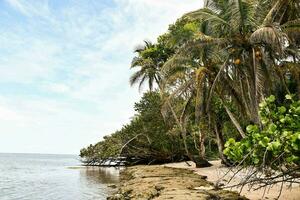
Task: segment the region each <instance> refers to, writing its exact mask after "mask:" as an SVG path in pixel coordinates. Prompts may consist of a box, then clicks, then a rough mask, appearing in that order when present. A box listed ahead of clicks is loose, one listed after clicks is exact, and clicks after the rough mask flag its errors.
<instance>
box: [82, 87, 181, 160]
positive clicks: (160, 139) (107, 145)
mask: <svg viewBox="0 0 300 200" xmlns="http://www.w3.org/2000/svg"><path fill="white" fill-rule="evenodd" d="M161 104H162V101H161V98H160V96H159V94H158V93H157V92H147V93H145V94H144V95H143V97H142V99H141V100H140V101H139V102H138V103H135V106H134V108H135V111H136V115H135V116H134V117H133V119H132V120H131V121H130V123H128V124H127V125H125V126H123V128H122V129H121V130H119V131H116V132H115V133H113V134H111V135H110V136H105V137H104V138H103V139H104V140H103V141H100V142H98V143H97V144H95V145H90V146H89V147H87V148H83V149H82V150H81V151H80V156H81V157H82V158H83V160H85V161H86V162H87V163H89V164H92V163H100V162H101V161H105V160H109V159H112V158H118V157H119V156H122V157H127V158H135V159H139V160H140V161H141V162H145V163H148V162H151V161H153V162H168V161H169V162H171V161H173V160H176V159H181V158H182V156H183V150H182V147H181V146H182V145H181V144H180V143H181V140H180V138H179V136H178V135H170V134H167V132H168V131H169V129H170V127H171V125H172V124H167V123H165V121H164V119H163V117H162V115H161V112H160V108H161ZM125 144H126V145H125Z"/></svg>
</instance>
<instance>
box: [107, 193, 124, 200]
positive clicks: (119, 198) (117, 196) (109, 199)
mask: <svg viewBox="0 0 300 200" xmlns="http://www.w3.org/2000/svg"><path fill="white" fill-rule="evenodd" d="M106 199H107V200H124V199H125V198H124V196H123V195H122V194H115V195H113V196H110V197H107V198H106Z"/></svg>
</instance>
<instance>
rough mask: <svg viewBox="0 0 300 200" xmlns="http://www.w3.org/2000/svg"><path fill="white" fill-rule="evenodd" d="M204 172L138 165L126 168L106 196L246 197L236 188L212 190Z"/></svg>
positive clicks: (121, 199)
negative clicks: (111, 193) (231, 189)
mask: <svg viewBox="0 0 300 200" xmlns="http://www.w3.org/2000/svg"><path fill="white" fill-rule="evenodd" d="M206 179H207V176H203V175H199V174H196V173H194V172H193V171H192V170H189V169H179V168H174V167H168V166H164V165H151V166H145V165H139V166H134V167H128V168H126V169H125V170H124V171H123V172H122V174H121V182H120V184H119V186H118V191H117V192H116V193H115V194H113V195H112V196H110V197H108V198H107V199H108V200H126V199H133V200H135V199H136V200H144V199H145V200H150V199H155V200H165V199H176V200H185V199H188V200H207V199H224V200H246V199H247V198H245V197H242V196H240V195H239V194H238V193H236V192H232V191H227V190H215V189H214V187H213V183H211V182H209V181H207V180H206Z"/></svg>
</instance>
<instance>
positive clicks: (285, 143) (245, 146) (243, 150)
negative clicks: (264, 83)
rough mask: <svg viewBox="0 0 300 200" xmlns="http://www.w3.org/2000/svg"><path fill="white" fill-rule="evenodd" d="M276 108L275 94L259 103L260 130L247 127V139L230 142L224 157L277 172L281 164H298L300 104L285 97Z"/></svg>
mask: <svg viewBox="0 0 300 200" xmlns="http://www.w3.org/2000/svg"><path fill="white" fill-rule="evenodd" d="M285 98H286V100H285V102H284V104H282V105H278V104H277V103H276V98H275V96H274V95H271V96H270V97H268V98H266V99H265V100H264V101H263V102H262V103H260V104H259V108H260V110H259V114H260V118H261V122H262V128H259V126H258V125H249V126H247V133H248V135H247V137H246V138H244V139H243V140H241V141H239V142H237V141H235V140H234V139H233V138H231V139H229V140H228V141H227V142H226V144H225V147H226V149H225V150H224V154H225V155H227V156H228V158H229V159H231V160H232V161H234V162H241V161H244V163H245V164H247V165H256V166H260V165H262V164H263V165H266V166H270V167H272V168H275V169H277V168H278V167H279V166H281V165H282V164H286V165H298V166H299V165H300V101H299V100H298V101H295V100H293V97H292V95H286V96H285Z"/></svg>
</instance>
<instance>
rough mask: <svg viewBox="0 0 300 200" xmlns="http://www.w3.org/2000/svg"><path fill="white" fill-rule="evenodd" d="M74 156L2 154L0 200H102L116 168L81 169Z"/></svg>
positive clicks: (114, 177)
mask: <svg viewBox="0 0 300 200" xmlns="http://www.w3.org/2000/svg"><path fill="white" fill-rule="evenodd" d="M78 159H79V158H78V157H77V156H72V155H43V154H0V200H41V199H43V200H44V199H45V200H77V199H78V200H90V199H97V200H102V199H106V197H107V196H108V195H109V194H110V193H111V192H112V189H110V188H109V187H107V186H108V185H109V184H114V183H118V181H119V170H117V169H115V168H97V167H95V168H85V167H78V166H80V162H79V161H78Z"/></svg>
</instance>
